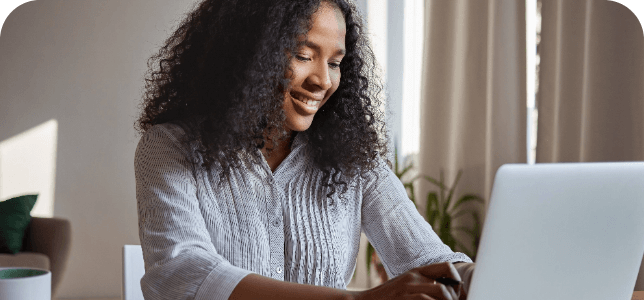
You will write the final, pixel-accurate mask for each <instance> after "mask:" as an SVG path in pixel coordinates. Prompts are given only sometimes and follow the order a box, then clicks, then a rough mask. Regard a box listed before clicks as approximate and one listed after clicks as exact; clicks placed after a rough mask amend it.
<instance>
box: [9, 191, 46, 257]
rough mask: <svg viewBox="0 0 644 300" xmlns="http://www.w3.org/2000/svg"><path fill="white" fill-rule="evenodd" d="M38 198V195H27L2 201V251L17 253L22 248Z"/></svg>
mask: <svg viewBox="0 0 644 300" xmlns="http://www.w3.org/2000/svg"><path fill="white" fill-rule="evenodd" d="M36 198H38V195H25V196H19V197H15V198H11V199H9V200H6V201H2V202H0V253H12V254H16V253H18V251H20V248H22V239H23V237H24V236H25V229H26V228H27V226H28V225H29V222H30V221H31V215H30V212H31V209H32V208H34V205H35V204H36Z"/></svg>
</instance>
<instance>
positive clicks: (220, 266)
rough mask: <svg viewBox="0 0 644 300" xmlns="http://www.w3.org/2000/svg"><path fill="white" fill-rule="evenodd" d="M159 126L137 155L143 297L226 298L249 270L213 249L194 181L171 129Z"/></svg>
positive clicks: (150, 132)
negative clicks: (235, 264)
mask: <svg viewBox="0 0 644 300" xmlns="http://www.w3.org/2000/svg"><path fill="white" fill-rule="evenodd" d="M175 129H176V128H175V127H172V126H168V125H157V126H155V127H153V128H151V129H150V130H148V132H146V133H145V134H144V135H143V136H142V138H141V140H140V142H139V145H138V147H137V151H136V155H135V162H134V166H135V175H136V198H137V207H138V218H139V238H140V240H141V247H142V249H143V257H144V260H145V275H144V276H143V278H142V279H141V290H142V292H143V295H144V296H145V299H148V300H163V299H197V300H198V299H208V300H211V299H228V297H229V296H230V293H231V292H232V290H233V288H234V287H235V286H236V285H237V283H238V282H239V281H240V280H241V279H242V278H243V277H244V276H246V275H248V274H249V273H250V272H249V271H247V270H244V269H241V268H238V267H236V266H233V265H232V264H230V263H229V262H228V261H227V260H226V259H225V258H224V257H223V256H221V255H219V253H218V252H217V250H216V249H215V247H214V245H213V243H212V240H211V235H210V233H209V232H208V230H207V228H206V225H205V221H204V219H203V217H202V214H201V211H200V203H199V200H198V198H197V181H196V179H195V178H194V174H193V172H192V166H191V164H190V162H189V161H188V159H187V157H188V155H187V153H186V151H185V150H184V149H183V147H182V146H181V145H180V144H179V143H178V141H177V140H176V138H175V136H176V134H173V133H172V132H173V131H174V130H175Z"/></svg>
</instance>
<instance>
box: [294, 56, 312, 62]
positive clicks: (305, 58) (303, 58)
mask: <svg viewBox="0 0 644 300" xmlns="http://www.w3.org/2000/svg"><path fill="white" fill-rule="evenodd" d="M295 58H296V59H297V60H299V61H309V60H311V59H310V58H308V57H305V56H302V55H295Z"/></svg>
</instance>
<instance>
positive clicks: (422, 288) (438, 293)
mask: <svg viewBox="0 0 644 300" xmlns="http://www.w3.org/2000/svg"><path fill="white" fill-rule="evenodd" d="M407 292H408V293H410V294H413V295H414V296H418V295H421V294H424V295H431V296H432V297H434V298H435V299H436V300H458V295H457V294H456V292H455V291H454V289H453V288H452V287H451V286H446V285H444V284H442V283H440V282H438V281H432V282H425V283H418V284H414V285H410V286H409V287H408V288H407Z"/></svg>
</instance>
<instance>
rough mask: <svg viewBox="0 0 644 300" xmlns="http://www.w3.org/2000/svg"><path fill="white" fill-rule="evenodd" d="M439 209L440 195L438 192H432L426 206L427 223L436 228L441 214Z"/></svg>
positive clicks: (428, 196) (428, 195)
mask: <svg viewBox="0 0 644 300" xmlns="http://www.w3.org/2000/svg"><path fill="white" fill-rule="evenodd" d="M439 213H440V212H439V211H438V196H437V195H436V192H431V193H429V194H427V206H426V207H425V217H426V218H427V223H429V225H431V226H432V227H433V228H436V227H437V226H436V220H437V218H438V215H439Z"/></svg>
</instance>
